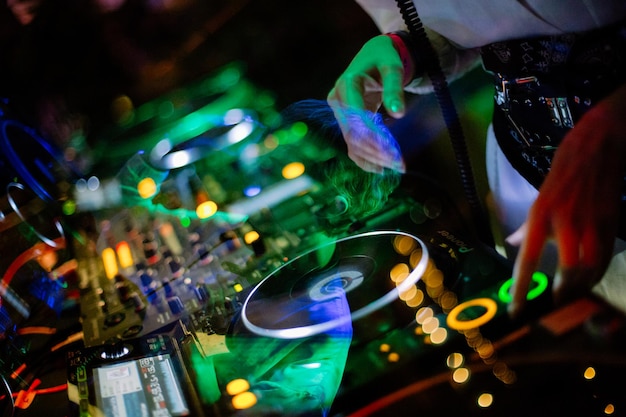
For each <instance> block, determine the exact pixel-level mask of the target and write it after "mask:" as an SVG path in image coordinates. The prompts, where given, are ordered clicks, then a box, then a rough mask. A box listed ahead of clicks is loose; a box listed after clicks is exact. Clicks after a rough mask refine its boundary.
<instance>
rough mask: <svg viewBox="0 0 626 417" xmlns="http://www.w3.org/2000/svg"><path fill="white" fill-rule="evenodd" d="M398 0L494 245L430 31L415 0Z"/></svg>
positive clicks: (481, 228) (482, 233) (481, 227)
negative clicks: (427, 31) (429, 37)
mask: <svg viewBox="0 0 626 417" xmlns="http://www.w3.org/2000/svg"><path fill="white" fill-rule="evenodd" d="M396 3H397V5H398V8H399V9H400V13H401V14H402V18H403V19H404V23H405V24H406V26H407V28H408V29H409V35H410V36H411V40H412V41H413V42H414V43H415V46H416V48H418V51H419V53H420V54H421V56H420V58H421V59H420V61H421V63H422V64H423V65H424V69H425V71H426V74H427V75H428V77H429V78H430V80H431V82H432V84H433V87H434V92H435V96H436V97H437V101H438V103H439V107H440V108H441V113H442V115H443V119H444V121H445V123H446V127H447V129H448V133H449V136H450V141H451V143H452V148H453V150H454V155H455V157H456V163H457V167H458V169H459V175H460V177H461V185H462V187H463V191H464V192H465V196H466V198H467V201H468V203H469V207H470V210H471V214H472V217H473V219H474V221H475V222H476V233H477V235H478V237H479V239H480V240H482V241H483V243H485V244H487V245H489V246H492V247H493V246H494V239H493V236H492V234H491V226H490V223H489V218H488V216H487V213H486V211H485V209H484V208H483V205H482V204H481V199H480V197H479V196H478V192H477V191H476V182H475V179H474V173H473V169H472V164H471V161H470V157H469V153H468V151H467V144H466V141H465V136H464V134H463V128H462V126H461V121H460V119H459V116H458V114H457V111H456V107H455V105H454V101H453V100H452V95H451V94H450V89H449V88H448V82H447V80H446V77H445V75H444V73H443V70H442V69H441V65H440V63H439V57H438V56H437V53H436V52H435V49H434V48H433V46H432V44H431V43H430V40H429V39H428V34H427V33H426V31H425V30H424V25H423V24H422V21H421V19H420V18H419V16H418V14H417V10H416V9H415V5H414V4H413V0H396Z"/></svg>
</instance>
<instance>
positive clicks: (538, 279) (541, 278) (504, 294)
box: [498, 271, 548, 303]
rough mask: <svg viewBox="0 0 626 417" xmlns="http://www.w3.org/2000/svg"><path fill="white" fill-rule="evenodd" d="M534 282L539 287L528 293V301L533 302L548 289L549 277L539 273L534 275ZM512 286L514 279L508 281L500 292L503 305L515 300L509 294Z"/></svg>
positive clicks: (499, 295) (499, 296)
mask: <svg viewBox="0 0 626 417" xmlns="http://www.w3.org/2000/svg"><path fill="white" fill-rule="evenodd" d="M532 280H533V282H535V283H536V284H537V285H536V286H535V287H534V288H532V289H531V290H530V291H528V294H527V295H526V299H527V300H533V299H535V298H537V297H539V295H541V293H543V292H544V291H545V290H546V288H548V276H547V275H546V274H544V273H543V272H539V271H537V272H535V273H533V276H532ZM511 285H513V278H512V277H511V278H509V279H508V280H506V281H505V282H504V284H502V286H501V287H500V289H499V290H498V298H499V299H500V301H502V302H503V303H510V302H511V300H512V299H513V297H511V294H509V290H510V289H511Z"/></svg>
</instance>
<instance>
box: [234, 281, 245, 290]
mask: <svg viewBox="0 0 626 417" xmlns="http://www.w3.org/2000/svg"><path fill="white" fill-rule="evenodd" d="M233 290H235V292H242V291H243V286H242V285H241V284H239V283H237V284H235V285H233Z"/></svg>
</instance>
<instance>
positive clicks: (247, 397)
mask: <svg viewBox="0 0 626 417" xmlns="http://www.w3.org/2000/svg"><path fill="white" fill-rule="evenodd" d="M256 402H257V398H256V395H254V394H253V393H251V392H248V391H247V392H242V393H241V394H237V395H235V396H234V397H233V400H232V404H233V408H235V409H236V410H245V409H246V408H250V407H252V406H253V405H255V404H256Z"/></svg>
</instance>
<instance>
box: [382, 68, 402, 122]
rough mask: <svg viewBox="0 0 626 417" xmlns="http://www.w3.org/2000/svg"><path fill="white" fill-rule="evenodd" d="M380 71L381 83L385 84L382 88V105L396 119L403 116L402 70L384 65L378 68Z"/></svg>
mask: <svg viewBox="0 0 626 417" xmlns="http://www.w3.org/2000/svg"><path fill="white" fill-rule="evenodd" d="M380 73H381V77H382V84H383V85H384V86H385V88H384V90H383V106H384V107H385V109H386V110H387V113H388V114H389V115H390V116H391V117H393V118H396V119H399V118H401V117H404V114H405V107H404V90H403V85H402V80H403V78H404V73H403V70H402V69H401V68H398V67H389V66H386V67H382V68H381V69H380Z"/></svg>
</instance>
